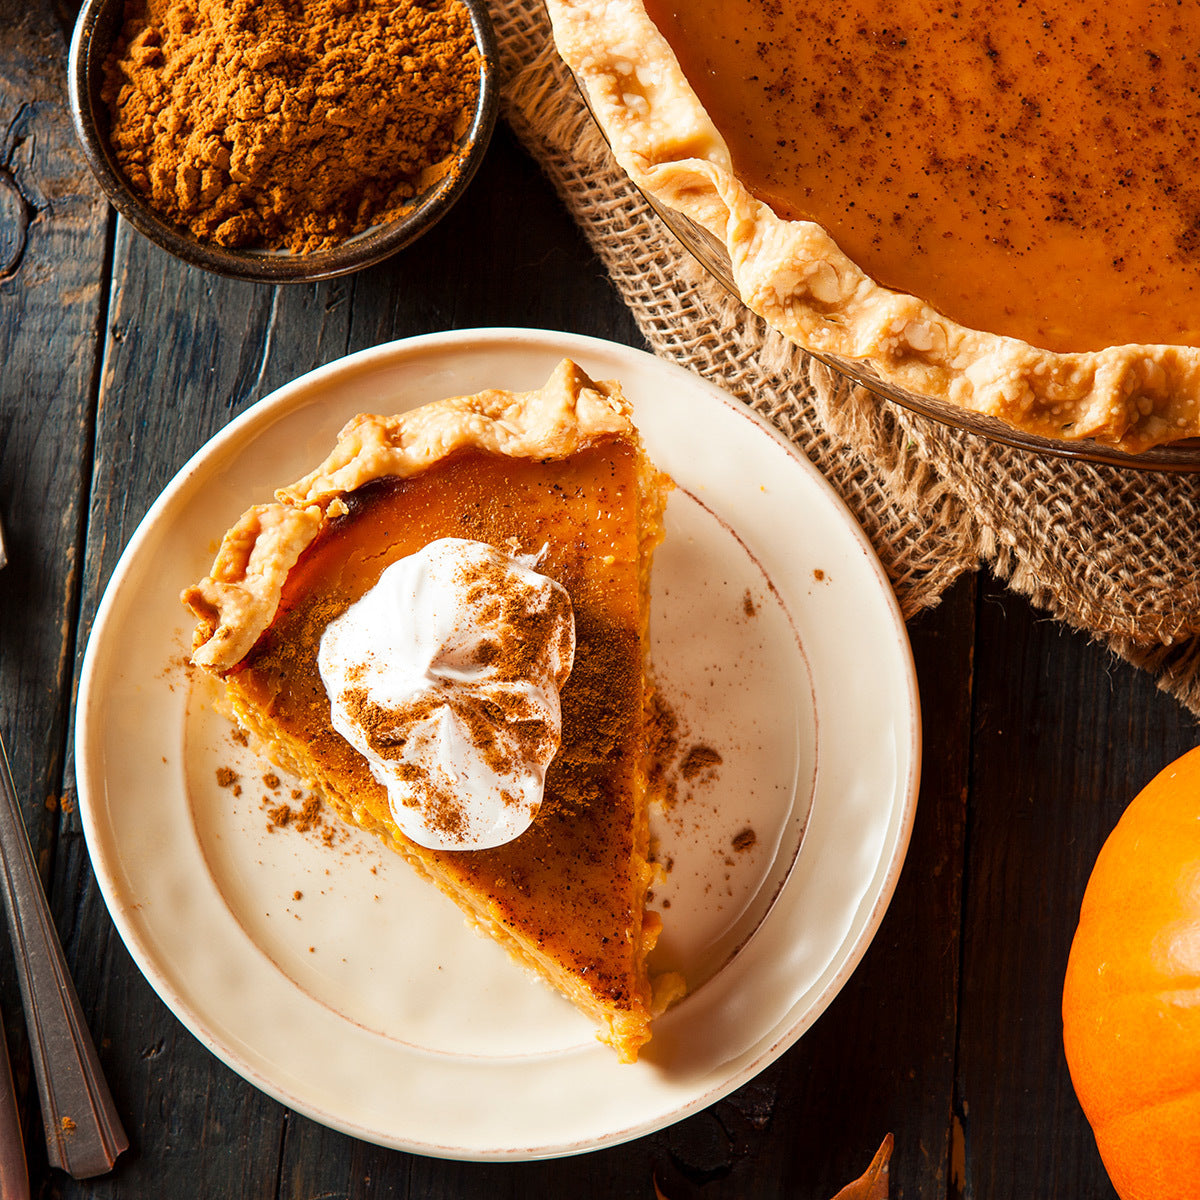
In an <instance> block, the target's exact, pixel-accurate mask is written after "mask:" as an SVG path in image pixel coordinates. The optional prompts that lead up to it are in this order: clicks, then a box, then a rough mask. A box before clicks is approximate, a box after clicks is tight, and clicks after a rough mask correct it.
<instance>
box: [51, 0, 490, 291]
mask: <svg viewBox="0 0 1200 1200" xmlns="http://www.w3.org/2000/svg"><path fill="white" fill-rule="evenodd" d="M69 83H70V92H71V110H72V115H73V117H74V120H75V127H76V131H77V133H78V135H79V138H80V141H81V142H82V144H83V148H84V151H85V153H86V155H87V158H88V161H89V163H90V165H91V167H92V170H93V171H94V173H95V174H96V176H97V178H98V179H99V181H100V184H101V186H102V187H103V188H104V190H105V192H106V193H107V194H108V197H109V199H110V200H111V202H112V204H113V206H114V207H115V208H116V209H117V211H118V212H120V213H121V214H122V215H123V216H124V217H125V218H127V219H128V221H129V222H130V224H132V225H133V226H134V227H135V228H136V229H138V230H139V231H140V232H141V233H143V234H145V235H146V236H147V237H148V238H150V239H151V240H153V241H155V242H157V243H158V244H159V245H161V246H163V247H165V248H166V249H167V250H169V251H170V252H171V253H172V254H175V255H176V256H178V257H179V258H181V259H183V260H184V261H186V262H189V263H192V264H195V265H197V266H200V267H204V268H206V269H208V270H210V271H215V272H217V273H218V274H222V275H230V276H234V277H237V278H242V279H254V280H259V281H264V282H270V283H285V282H305V281H311V280H315V279H324V278H328V277H330V276H334V275H342V274H346V273H348V272H350V271H355V270H358V269H360V268H362V267H365V266H367V265H369V264H371V263H374V262H377V261H379V260H380V259H382V258H385V257H387V256H388V255H390V254H393V253H395V252H396V251H397V250H399V249H401V248H402V247H404V246H406V245H408V243H410V242H411V241H413V240H414V239H415V238H417V237H418V236H420V234H421V233H423V232H425V230H427V229H429V228H430V227H431V226H432V225H433V224H435V223H436V222H437V221H438V220H439V219H440V218H441V217H442V216H443V215H444V214H445V213H446V211H447V210H448V209H449V208H450V206H451V205H452V204H453V203H454V201H455V200H456V199H457V198H458V196H459V195H460V194H461V193H462V191H463V189H464V188H465V187H466V186H467V183H468V182H469V181H470V178H471V176H472V175H473V174H474V172H475V169H476V167H477V166H478V163H479V161H480V159H481V158H482V156H483V153H484V151H485V149H486V147H487V142H488V139H489V137H490V135H491V131H492V127H493V125H494V124H495V119H496V109H497V92H498V87H497V69H496V44H495V37H494V35H493V33H492V28H491V24H490V21H489V19H488V14H487V8H486V0H85V3H84V5H83V7H82V9H81V10H80V13H79V18H78V20H77V22H76V26H75V33H74V36H73V38H72V41H71V61H70V70H69Z"/></svg>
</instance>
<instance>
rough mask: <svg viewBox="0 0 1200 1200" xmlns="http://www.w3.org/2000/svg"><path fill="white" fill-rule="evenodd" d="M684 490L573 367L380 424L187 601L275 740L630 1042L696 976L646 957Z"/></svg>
mask: <svg viewBox="0 0 1200 1200" xmlns="http://www.w3.org/2000/svg"><path fill="white" fill-rule="evenodd" d="M669 486H670V485H669V481H668V480H667V478H666V477H665V476H663V475H662V474H661V473H659V472H658V471H657V470H656V469H655V468H654V466H653V465H652V464H651V462H650V460H649V459H648V457H647V456H646V454H645V453H644V451H643V449H642V445H641V442H640V439H639V437H638V435H637V432H636V430H635V428H634V426H633V424H632V422H631V420H630V409H629V406H628V403H627V402H626V401H625V399H624V398H623V396H622V394H621V391H620V388H619V386H618V385H616V384H614V383H596V382H593V381H592V380H590V379H589V378H588V377H587V376H586V375H585V374H584V373H583V372H582V371H581V370H580V369H579V368H578V367H577V366H576V365H575V364H573V363H571V362H568V361H564V362H563V363H562V364H561V365H560V366H559V368H558V369H557V370H556V371H555V373H554V375H553V376H552V378H551V379H550V380H549V381H548V382H547V384H546V385H545V386H544V387H542V388H541V389H539V390H537V391H534V392H529V393H512V392H505V391H486V392H482V393H480V394H478V395H474V396H468V397H456V398H451V399H447V400H443V401H439V402H437V403H434V404H429V405H426V406H424V407H422V408H418V409H414V410H412V411H410V412H407V413H404V414H402V415H400V416H394V417H378V416H360V417H356V418H355V419H354V420H352V421H351V422H350V423H349V424H348V425H347V426H346V427H345V428H344V429H343V431H342V433H341V435H340V436H339V438H338V441H337V444H336V446H335V447H334V448H333V450H332V452H331V453H330V455H329V457H328V458H327V459H326V460H325V461H324V462H323V463H322V464H321V465H320V466H318V467H317V468H316V470H315V471H313V472H312V473H311V474H310V475H308V476H306V477H305V478H303V479H301V480H299V481H298V482H297V483H294V484H292V485H291V486H289V487H285V488H282V489H280V490H279V491H277V492H276V502H275V503H272V504H266V505H262V506H258V507H255V508H252V509H250V510H249V511H247V512H246V513H245V514H244V515H243V516H242V518H241V519H240V520H239V521H238V522H237V524H236V525H234V526H233V528H231V529H230V530H229V532H228V533H227V534H226V535H225V538H224V540H223V542H222V545H221V547H220V550H219V552H218V554H217V557H216V560H215V562H214V563H213V566H212V569H211V572H210V574H209V576H208V577H207V578H205V579H203V580H201V581H200V582H199V583H197V584H196V585H195V586H193V587H190V588H188V589H187V590H186V591H185V592H184V594H183V600H184V602H185V603H186V604H187V605H188V607H189V608H190V609H191V610H192V612H193V613H194V614H195V615H196V617H197V619H198V624H197V626H196V630H195V635H194V649H193V661H194V662H195V663H196V664H198V665H199V666H202V667H204V668H206V669H207V670H209V671H211V672H213V673H215V674H216V675H217V676H219V677H220V678H221V679H223V680H224V684H225V692H226V699H227V701H228V704H229V706H230V708H231V709H232V711H233V713H234V715H235V716H236V719H237V720H238V722H239V723H240V724H241V725H242V726H243V727H244V728H245V729H246V730H248V731H249V732H250V734H251V735H252V736H253V737H254V739H255V740H256V743H257V744H259V745H260V746H261V747H262V748H264V750H265V751H266V752H267V753H268V754H269V755H270V756H271V757H272V758H273V759H275V760H276V761H277V762H279V763H281V764H282V765H283V766H285V767H287V768H289V769H291V770H292V771H294V772H295V773H297V774H298V775H299V776H301V777H302V778H303V779H305V780H306V781H307V782H308V783H309V784H310V786H312V787H313V788H315V789H317V790H318V791H319V792H320V794H322V795H323V796H324V797H326V798H327V799H328V801H329V802H330V804H331V805H332V806H333V807H334V809H335V810H336V811H337V812H338V813H339V814H340V815H341V816H342V817H343V818H344V819H346V820H347V821H350V822H353V823H354V824H356V825H358V826H361V827H362V828H364V829H366V830H369V831H370V832H372V833H374V834H376V835H378V836H379V837H380V838H382V839H383V841H385V842H386V843H387V844H388V845H390V846H391V847H392V848H393V849H394V850H396V851H398V852H399V853H400V854H401V855H402V856H403V857H404V858H405V859H407V860H408V862H409V863H411V864H412V866H413V867H414V868H416V870H417V871H419V872H420V873H421V874H422V875H424V876H425V877H427V878H428V879H429V880H431V881H432V882H433V883H435V884H436V885H437V886H438V887H439V888H441V889H442V891H444V892H445V893H446V894H447V895H449V896H450V897H451V898H452V899H453V900H455V901H456V902H457V903H458V904H459V905H460V906H461V907H462V909H463V910H464V911H465V912H466V914H467V915H468V917H469V919H470V920H471V921H472V922H473V923H474V924H475V925H476V926H478V928H479V929H480V930H482V931H483V932H485V933H487V934H488V935H490V936H491V937H493V938H495V939H496V940H497V941H498V942H500V943H501V944H502V945H503V946H505V947H506V948H507V949H508V950H509V951H510V952H511V953H512V955H513V956H514V957H515V958H516V959H517V960H518V961H519V962H521V963H522V964H524V965H526V966H527V967H531V968H533V969H534V970H536V971H537V972H539V973H540V974H541V975H542V976H543V977H544V978H545V979H546V980H547V981H548V982H549V983H551V984H552V985H553V986H555V987H556V988H558V989H559V990H560V991H561V992H562V993H563V994H564V995H566V996H567V997H568V998H569V999H570V1000H572V1001H573V1002H574V1003H575V1004H576V1005H577V1006H578V1007H579V1008H580V1009H581V1010H582V1011H583V1012H584V1013H586V1014H587V1015H588V1016H590V1017H591V1018H592V1019H593V1020H594V1021H595V1022H596V1024H597V1025H598V1027H599V1036H600V1037H601V1038H602V1039H603V1040H605V1041H608V1042H610V1043H611V1044H612V1045H613V1046H614V1047H615V1048H616V1050H617V1052H618V1054H619V1055H620V1057H621V1058H622V1059H623V1060H626V1061H631V1060H633V1059H635V1058H636V1057H637V1053H638V1049H639V1047H640V1046H641V1045H643V1044H644V1043H645V1042H646V1041H647V1040H648V1039H649V1037H650V1020H651V1017H652V1015H653V1014H654V1013H655V1012H656V1011H657V1010H658V1009H659V1007H660V1006H662V1005H664V1004H665V1003H666V1002H667V1001H668V1000H669V999H671V998H673V997H674V996H676V995H678V994H679V992H680V990H681V987H682V985H681V981H680V980H678V979H677V978H676V977H671V978H668V979H664V980H661V981H658V983H657V985H656V987H652V985H651V981H650V978H649V973H648V969H647V965H646V955H647V954H648V952H649V951H650V949H651V948H652V947H653V945H654V942H655V940H656V938H657V936H658V932H659V929H660V927H661V922H660V920H659V918H658V916H657V915H656V914H654V913H652V912H648V911H646V895H647V889H648V887H649V885H650V883H651V881H652V880H653V878H654V877H655V874H656V870H657V868H656V867H655V865H654V864H653V863H652V862H651V861H650V858H649V853H648V849H649V847H648V830H647V805H648V803H649V801H650V796H649V795H648V769H647V768H648V762H647V748H646V747H647V739H646V736H645V728H644V725H645V720H646V716H645V714H646V709H647V704H648V702H649V698H650V692H651V686H650V684H649V683H648V681H647V675H646V668H647V638H648V592H649V577H650V560H651V554H652V551H653V549H654V546H655V545H656V544H657V543H658V541H659V540H660V539H661V536H662V521H661V517H662V511H663V505H664V502H665V496H666V492H667V489H668V487H669ZM356 638H357V641H356V640H355V639H356ZM355 646H357V647H358V648H357V650H356V649H355ZM414 655H416V658H415V659H414ZM418 660H419V661H418ZM389 681H390V682H389ZM389 688H391V690H390V691H389V690H388V689H389ZM481 812H483V815H484V816H486V817H487V818H488V820H487V821H484V822H483V825H479V822H478V821H477V820H476V818H479V817H480V813H481ZM493 818H494V820H493ZM472 822H475V824H474V825H473V824H472ZM489 822H490V823H489ZM476 826H478V828H476ZM484 826H486V828H484ZM480 829H482V830H483V832H482V833H481V832H480ZM497 829H499V830H500V832H499V833H497V832H496V830H497Z"/></svg>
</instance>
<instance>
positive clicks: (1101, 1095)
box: [1063, 747, 1200, 1200]
mask: <svg viewBox="0 0 1200 1200" xmlns="http://www.w3.org/2000/svg"><path fill="white" fill-rule="evenodd" d="M1063 1044H1064V1047H1065V1049H1066V1054H1067V1065H1068V1066H1069V1067H1070V1069H1071V1080H1072V1082H1073V1083H1074V1085H1075V1093H1076V1095H1077V1096H1078V1097H1079V1103H1080V1104H1081V1105H1082V1106H1083V1111H1084V1113H1085V1114H1086V1116H1087V1119H1088V1121H1089V1122H1090V1123H1091V1126H1092V1131H1093V1132H1094V1133H1095V1135H1096V1144H1097V1146H1098V1147H1099V1149H1100V1157H1101V1158H1102V1159H1103V1160H1104V1165H1105V1167H1106V1168H1107V1170H1108V1173H1109V1176H1110V1177H1111V1179H1112V1181H1113V1186H1114V1187H1115V1188H1116V1189H1117V1192H1118V1193H1119V1194H1120V1196H1121V1197H1122V1200H1184V1198H1185V1197H1186V1198H1188V1200H1194V1198H1195V1197H1197V1196H1200V747H1197V749H1195V750H1192V751H1190V752H1189V753H1188V754H1185V755H1184V756H1183V757H1182V758H1180V759H1179V760H1178V761H1177V762H1174V763H1172V764H1171V766H1169V767H1167V769H1166V770H1165V771H1163V772H1162V773H1161V774H1159V775H1157V776H1155V778H1154V779H1153V780H1151V781H1150V783H1149V784H1148V785H1147V786H1146V787H1145V788H1144V789H1143V790H1142V791H1141V792H1140V793H1139V794H1138V796H1137V797H1136V798H1135V799H1134V801H1133V803H1132V804H1131V805H1130V806H1129V807H1128V808H1127V809H1126V810H1125V814H1124V815H1123V816H1122V817H1121V820H1120V821H1119V822H1118V823H1117V827H1116V828H1115V829H1114V830H1113V831H1112V833H1111V834H1110V835H1109V838H1108V841H1107V842H1105V844H1104V848H1103V849H1102V850H1101V851H1100V856H1099V858H1097V859H1096V865H1095V867H1094V868H1093V870H1092V877H1091V879H1090V880H1089V882H1088V886H1087V891H1086V892H1085V893H1084V897H1083V907H1082V910H1081V912H1080V914H1079V928H1078V929H1077V930H1076V932H1075V940H1074V943H1073V944H1072V946H1071V956H1070V959H1069V961H1068V963H1067V976H1066V982H1065V984H1064V987H1063Z"/></svg>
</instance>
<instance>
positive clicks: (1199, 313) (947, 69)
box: [646, 0, 1200, 351]
mask: <svg viewBox="0 0 1200 1200" xmlns="http://www.w3.org/2000/svg"><path fill="white" fill-rule="evenodd" d="M646 8H647V11H648V12H649V14H650V15H651V17H652V18H653V19H654V21H655V23H656V24H657V25H658V27H659V29H660V30H662V32H663V33H664V34H665V36H666V38H667V40H668V42H669V43H670V45H671V47H672V49H673V50H674V51H675V53H676V55H677V56H678V58H679V61H680V64H681V66H682V67H683V69H684V72H685V74H686V75H687V77H688V80H689V81H690V82H691V83H692V85H693V87H695V89H696V92H697V95H698V96H699V97H700V99H701V101H702V102H703V104H704V105H705V107H706V108H707V110H708V112H709V114H710V115H711V117H712V118H713V121H714V123H715V124H716V126H717V128H718V129H719V130H720V132H721V134H722V135H723V137H724V138H725V140H726V142H727V143H728V144H729V149H730V152H731V154H732V157H733V165H734V169H735V170H736V172H737V174H738V175H739V177H740V178H741V179H742V180H743V181H744V182H745V183H746V184H747V185H748V186H749V188H750V190H751V191H752V192H753V193H754V194H755V195H756V196H758V197H759V198H760V199H763V200H765V201H766V202H767V203H768V204H770V205H771V207H772V208H773V209H774V210H775V212H776V213H778V214H779V215H780V216H782V217H787V218H792V219H806V220H813V221H817V222H819V223H820V224H821V225H823V226H824V227H825V228H826V229H827V230H828V231H829V232H830V233H831V234H832V235H833V237H834V240H835V241H836V242H837V243H838V245H839V246H840V247H841V248H842V249H843V250H844V251H845V252H846V253H847V254H848V255H849V256H850V257H851V258H852V259H854V261H855V262H857V263H858V264H859V265H860V266H861V267H863V268H864V270H865V271H866V272H867V273H868V274H869V275H871V276H873V277H874V278H875V279H877V280H878V281H879V282H880V283H882V284H885V285H886V286H888V287H891V288H894V289H897V290H899V291H905V292H911V293H912V294H913V295H915V296H919V297H920V298H921V299H922V300H925V301H928V302H929V303H930V304H931V305H932V306H933V307H934V308H936V309H938V310H939V311H940V312H942V313H944V314H945V315H946V316H948V317H950V318H951V319H953V320H954V321H956V322H958V323H959V324H962V325H967V326H971V327H973V328H977V329H984V330H988V331H990V332H992V333H998V334H1005V335H1008V336H1011V337H1016V338H1021V339H1022V340H1024V341H1026V342H1030V343H1031V344H1033V345H1035V346H1041V347H1044V348H1045V349H1048V350H1057V351H1073V350H1099V349H1102V348H1103V347H1105V346H1112V345H1119V344H1121V343H1124V342H1175V343H1179V344H1182V345H1189V346H1195V345H1198V344H1200V306H1198V305H1197V298H1198V285H1200V179H1198V169H1200V146H1198V144H1197V130H1200V8H1197V7H1196V6H1195V5H1190V4H1184V5H1179V4H1177V3H1175V2H1174V0H1172V2H1170V3H1164V2H1161V0H1148V2H1147V0H1140V2H1137V3H1134V2H1132V0H1125V2H1114V3H1110V4H1105V5H1100V6H1096V5H1093V4H1073V3H1059V4H1046V3H1032V2H1031V3H1023V4H979V3H970V2H966V0H855V3H853V4H848V5H842V4H834V5H814V4H812V3H809V2H808V0H775V2H774V3H771V4H764V3H762V2H761V0H688V2H687V3H686V4H684V3H680V2H679V0H646Z"/></svg>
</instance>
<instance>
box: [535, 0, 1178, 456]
mask: <svg viewBox="0 0 1200 1200" xmlns="http://www.w3.org/2000/svg"><path fill="white" fill-rule="evenodd" d="M547 7H548V9H549V12H550V16H551V20H552V23H553V28H554V36H555V40H556V42H557V45H558V48H559V51H560V53H561V54H562V57H563V58H564V60H565V61H566V62H567V64H568V65H569V66H570V67H571V69H572V70H573V72H574V73H575V75H576V76H577V78H578V79H579V80H580V82H581V83H582V85H583V86H584V88H585V89H586V92H587V97H588V102H589V105H590V107H591V108H592V110H593V112H594V113H595V115H596V117H597V119H598V121H599V123H600V126H601V128H602V129H603V131H604V133H605V135H606V137H607V139H608V141H609V142H610V144H611V145H612V148H613V151H614V154H615V156H616V158H617V160H618V161H619V163H620V164H621V166H622V167H623V168H624V169H625V171H626V172H627V173H628V174H629V176H630V177H631V179H632V180H633V181H634V183H636V184H637V186H638V187H639V188H641V189H642V190H643V191H645V192H646V193H648V194H649V195H651V196H652V197H653V198H654V199H655V200H656V201H658V202H660V203H662V204H664V205H666V206H668V207H669V208H671V209H674V210H676V211H677V212H679V213H682V214H684V215H685V216H686V217H688V218H690V219H691V220H693V221H695V222H697V223H698V224H699V225H701V226H702V227H703V228H704V229H706V230H708V232H709V233H711V234H712V235H713V236H714V237H715V238H716V239H718V241H719V242H721V243H722V244H723V245H724V246H725V247H726V248H727V250H728V253H729V257H730V260H731V263H732V270H733V275H734V279H735V281H736V284H737V287H738V290H739V292H740V294H741V298H742V300H743V301H744V302H745V304H746V305H747V306H748V307H749V308H751V309H752V310H753V311H754V312H756V313H758V314H759V315H760V316H762V317H763V318H764V319H765V320H766V321H767V322H769V323H770V324H771V325H772V326H773V327H774V328H776V329H778V330H779V331H780V332H782V333H783V334H785V335H786V336H787V337H789V338H790V339H792V340H793V341H795V342H796V343H798V344H799V345H800V346H802V347H805V348H806V349H809V350H813V351H816V352H818V353H826V354H830V355H834V356H838V357H841V358H846V359H853V360H860V361H865V362H866V363H868V364H869V365H870V366H871V367H872V368H874V370H875V371H876V372H877V373H878V374H879V375H880V376H881V377H882V378H883V379H884V380H886V381H888V382H890V383H893V384H895V385H898V386H899V387H901V388H904V389H906V390H908V391H910V392H915V393H918V394H920V395H924V396H929V397H933V398H936V399H938V400H941V401H944V402H948V403H951V404H953V405H956V406H958V407H960V408H962V409H966V410H970V411H973V412H977V413H981V414H986V415H987V416H990V417H994V418H998V419H999V420H1001V421H1004V422H1006V423H1008V424H1009V425H1011V426H1014V427H1017V428H1019V429H1021V430H1024V431H1026V432H1028V433H1032V434H1035V435H1038V436H1041V437H1046V438H1052V439H1059V440H1061V439H1081V438H1091V439H1096V440H1098V441H1100V442H1102V443H1105V444H1108V445H1111V446H1113V447H1116V448H1118V449H1121V450H1124V451H1128V452H1134V453H1136V452H1139V451H1143V450H1146V449H1148V448H1150V447H1152V446H1155V445H1159V444H1162V443H1166V442H1171V441H1175V440H1178V439H1181V438H1187V437H1192V436H1195V435H1197V434H1200V349H1197V348H1196V347H1193V346H1179V345H1150V344H1128V345H1119V346H1109V347H1106V348H1103V349H1097V350H1090V351H1085V352H1053V351H1051V350H1047V349H1042V348H1039V347H1038V346H1034V345H1029V344H1027V343H1026V342H1024V341H1022V340H1020V339H1019V338H1017V337H1012V336H1000V335H998V334H994V333H989V332H986V331H982V330H979V329H971V328H966V327H964V326H963V325H960V324H957V323H955V322H954V321H952V320H950V319H949V318H947V317H945V316H943V315H942V314H941V313H939V312H938V311H936V310H935V309H934V308H932V307H931V306H930V305H929V304H927V303H924V302H923V301H922V300H920V299H918V298H916V297H915V296H912V295H906V294H903V293H901V292H898V291H892V290H889V289H888V288H886V287H884V286H881V285H880V284H879V283H877V282H876V281H875V280H873V279H872V278H870V277H869V276H868V275H867V274H866V273H865V272H864V271H863V270H862V269H860V267H859V266H858V265H856V264H855V263H854V262H853V261H851V260H850V258H848V257H847V256H846V254H844V253H843V252H842V251H841V250H840V249H839V248H838V246H837V245H836V244H835V242H834V240H833V239H832V238H831V237H830V235H829V234H828V233H827V232H826V231H825V230H824V229H823V228H821V227H820V226H819V225H818V224H816V223H814V222H812V221H807V220H787V219H783V218H781V217H779V216H777V215H776V213H775V212H774V211H773V210H772V208H771V207H770V206H769V205H768V204H766V203H764V202H763V201H761V200H760V199H756V198H755V196H754V195H752V194H751V192H750V190H749V189H748V188H747V187H746V186H745V185H744V184H743V182H742V181H741V180H739V178H738V177H737V174H736V173H735V171H734V167H733V164H732V161H731V155H730V151H729V147H728V145H727V144H726V141H725V140H724V139H723V137H722V135H721V134H720V133H719V132H718V130H717V127H716V125H715V124H714V123H713V120H712V119H711V117H710V115H709V113H708V112H707V111H706V110H705V107H704V105H703V104H702V102H701V101H700V99H699V98H698V96H697V94H696V91H695V90H694V89H693V86H692V85H691V83H689V81H688V79H687V78H686V76H685V74H684V71H683V70H682V69H681V67H680V63H679V60H678V59H677V57H676V55H675V53H674V52H673V51H672V49H671V46H670V45H669V44H668V42H667V40H666V39H665V38H664V36H663V35H662V33H660V32H659V30H658V28H657V27H656V26H655V24H654V22H653V21H652V20H651V19H650V17H649V15H648V14H647V12H646V8H645V6H644V5H643V3H642V0H547ZM1064 20H1069V18H1064ZM1149 82H1152V81H1148V84H1147V86H1149ZM833 86H834V87H836V81H835V82H834V85H833ZM1151 90H1153V89H1151ZM863 119H864V120H866V118H865V117H864V118H863ZM952 136H953V135H952V133H951V132H950V131H948V132H947V138H948V139H949V138H952ZM952 149H953V148H952V147H950V150H948V153H949V152H950V151H952ZM1014 302H1015V303H1018V304H1019V303H1020V298H1019V297H1017V298H1015V300H1014Z"/></svg>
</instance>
